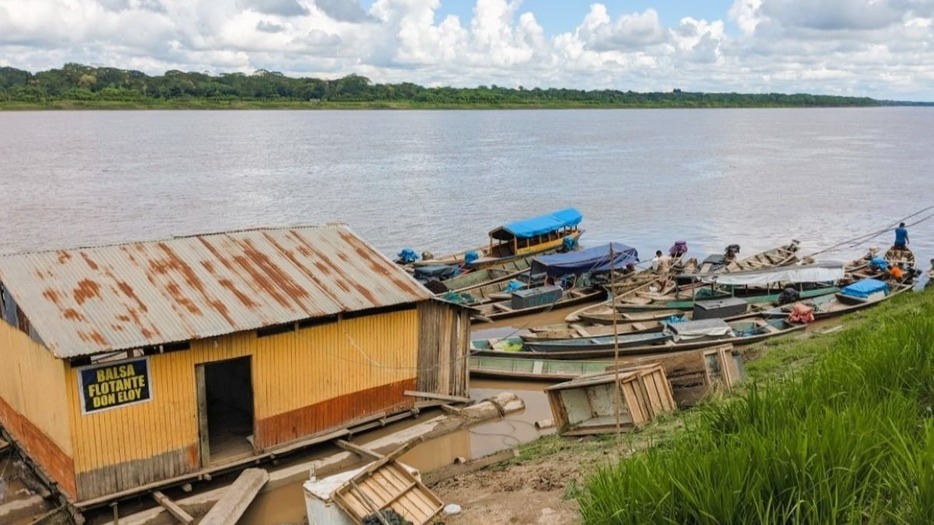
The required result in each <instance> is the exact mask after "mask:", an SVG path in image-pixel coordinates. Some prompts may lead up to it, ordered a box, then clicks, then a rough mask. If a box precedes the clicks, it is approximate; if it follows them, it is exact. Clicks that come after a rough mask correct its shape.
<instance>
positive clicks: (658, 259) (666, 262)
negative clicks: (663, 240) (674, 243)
mask: <svg viewBox="0 0 934 525" xmlns="http://www.w3.org/2000/svg"><path fill="white" fill-rule="evenodd" d="M670 266H671V257H669V256H667V255H665V254H663V253H662V251H661V250H655V258H654V259H652V271H653V272H655V273H657V274H658V275H659V276H660V277H667V276H668V268H669V267H670Z"/></svg>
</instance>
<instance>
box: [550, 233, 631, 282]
mask: <svg viewBox="0 0 934 525" xmlns="http://www.w3.org/2000/svg"><path fill="white" fill-rule="evenodd" d="M610 247H612V250H613V261H610ZM637 262H639V252H637V251H636V249H635V248H632V247H630V246H626V245H625V244H620V243H618V242H613V243H610V244H604V245H602V246H595V247H593V248H587V249H586V250H580V251H576V252H568V253H558V254H554V255H542V256H539V257H536V258H535V259H533V260H532V273H542V272H544V273H546V274H547V275H549V276H551V277H561V276H563V275H567V274H582V273H600V272H608V271H610V270H611V269H616V270H621V269H623V268H625V267H626V265H627V264H629V263H637Z"/></svg>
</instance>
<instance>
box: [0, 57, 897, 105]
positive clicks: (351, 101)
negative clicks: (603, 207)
mask: <svg viewBox="0 0 934 525" xmlns="http://www.w3.org/2000/svg"><path fill="white" fill-rule="evenodd" d="M61 103H68V104H67V105H72V106H90V107H100V106H118V107H124V106H125V107H159V106H169V107H199V106H203V107H225V106H236V105H243V106H246V107H249V106H260V107H262V106H273V107H274V106H297V107H312V106H315V105H322V106H327V107H339V106H342V105H346V106H362V107H380V106H383V107H454V106H456V107H471V106H479V107H590V106H592V107H849V106H880V105H890V104H904V103H900V102H891V101H880V100H874V99H871V98H867V97H840V96H829V95H808V94H793V95H785V94H779V93H769V94H741V93H693V92H686V91H681V90H679V89H675V90H673V91H671V92H665V93H636V92H633V91H618V90H612V89H603V90H590V91H585V90H580V89H558V88H549V89H540V88H534V89H525V88H523V87H521V86H520V87H518V88H506V87H501V86H496V85H492V86H479V87H475V88H452V87H423V86H419V85H417V84H412V83H410V82H404V83H401V84H374V83H372V82H371V81H370V79H368V78H366V77H363V76H359V75H348V76H345V77H343V78H339V79H336V80H322V79H317V78H291V77H287V76H285V75H283V74H282V73H278V72H275V71H266V70H259V71H256V72H255V73H253V74H249V75H247V74H244V73H223V74H220V75H211V74H208V73H192V72H183V71H177V70H172V71H167V72H166V73H165V74H163V75H155V76H149V75H147V74H145V73H142V72H140V71H131V70H123V69H116V68H111V67H90V66H85V65H81V64H71V63H70V64H65V65H64V66H63V67H62V68H61V69H51V70H49V71H42V72H39V73H30V72H28V71H23V70H20V69H15V68H11V67H2V68H0V107H4V106H6V107H17V106H23V107H30V106H40V107H41V106H53V107H54V106H55V105H61Z"/></svg>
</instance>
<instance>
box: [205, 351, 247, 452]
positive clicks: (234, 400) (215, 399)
mask: <svg viewBox="0 0 934 525" xmlns="http://www.w3.org/2000/svg"><path fill="white" fill-rule="evenodd" d="M196 372H197V381H198V420H199V426H200V433H201V463H202V465H205V466H206V465H210V464H217V463H224V462H227V461H232V460H235V459H240V458H243V457H248V456H250V455H251V454H253V381H252V375H251V372H250V358H249V357H241V358H239V359H231V360H228V361H219V362H216V363H205V364H202V365H197V370H196Z"/></svg>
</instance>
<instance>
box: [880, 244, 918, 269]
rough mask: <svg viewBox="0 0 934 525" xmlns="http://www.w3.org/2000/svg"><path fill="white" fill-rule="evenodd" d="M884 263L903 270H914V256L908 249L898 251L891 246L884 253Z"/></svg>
mask: <svg viewBox="0 0 934 525" xmlns="http://www.w3.org/2000/svg"><path fill="white" fill-rule="evenodd" d="M885 262H887V263H889V264H890V265H892V266H896V265H901V266H902V267H904V268H905V269H909V268H914V266H915V254H914V252H912V251H911V250H910V249H908V248H905V249H904V250H899V249H898V248H896V247H894V246H892V247H891V248H889V249H888V250H887V251H886V252H885Z"/></svg>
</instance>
